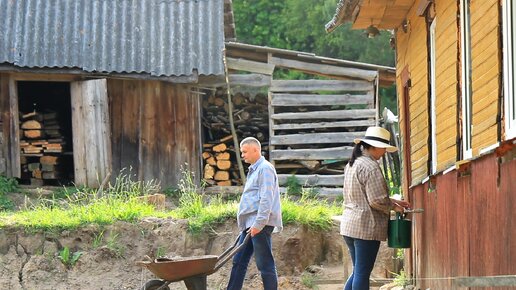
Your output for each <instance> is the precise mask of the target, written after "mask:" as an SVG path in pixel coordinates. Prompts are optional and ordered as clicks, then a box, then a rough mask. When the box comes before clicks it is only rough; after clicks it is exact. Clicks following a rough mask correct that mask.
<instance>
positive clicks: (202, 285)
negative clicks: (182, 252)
mask: <svg viewBox="0 0 516 290" xmlns="http://www.w3.org/2000/svg"><path fill="white" fill-rule="evenodd" d="M250 237H251V234H247V235H246V237H245V239H244V241H243V243H242V244H240V245H238V246H237V244H238V241H239V239H240V236H238V238H237V239H236V240H235V242H234V244H233V246H231V247H230V248H228V249H226V250H225V251H224V252H223V253H222V254H221V255H220V256H215V255H205V256H194V257H186V258H185V257H181V258H156V259H154V260H150V261H139V262H137V264H138V265H140V266H142V267H145V268H147V269H148V270H149V271H151V272H152V273H153V274H154V275H156V276H157V277H158V278H160V279H161V280H157V279H153V280H149V281H147V283H145V285H144V286H143V287H142V288H141V290H158V289H159V290H168V289H169V287H168V285H169V284H170V283H172V282H178V281H184V283H185V285H186V288H187V289H188V290H206V289H207V288H206V287H207V276H208V275H210V274H213V273H215V272H216V271H217V270H218V269H220V267H222V266H223V265H224V264H225V263H226V262H227V261H228V260H229V259H231V258H232V257H233V256H234V255H235V254H236V253H237V252H238V251H240V250H241V249H242V247H244V246H245V244H246V243H247V242H248V241H249V238H250Z"/></svg>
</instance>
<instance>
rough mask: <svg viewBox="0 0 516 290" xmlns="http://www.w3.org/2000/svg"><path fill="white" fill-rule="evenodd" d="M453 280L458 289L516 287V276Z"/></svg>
mask: <svg viewBox="0 0 516 290" xmlns="http://www.w3.org/2000/svg"><path fill="white" fill-rule="evenodd" d="M453 280H454V281H453V284H454V285H455V286H458V287H503V286H516V275H500V276H480V277H456V278H454V279H453Z"/></svg>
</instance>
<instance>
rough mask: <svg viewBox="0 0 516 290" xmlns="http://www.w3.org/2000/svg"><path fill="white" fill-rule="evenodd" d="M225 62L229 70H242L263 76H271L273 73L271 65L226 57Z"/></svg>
mask: <svg viewBox="0 0 516 290" xmlns="http://www.w3.org/2000/svg"><path fill="white" fill-rule="evenodd" d="M226 60H227V64H228V68H229V69H233V70H242V71H247V72H253V73H260V74H265V75H272V73H273V72H274V65H273V64H269V63H263V62H257V61H251V60H246V59H241V58H232V57H228V58H226Z"/></svg>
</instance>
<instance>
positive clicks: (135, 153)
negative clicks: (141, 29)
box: [108, 80, 200, 188]
mask: <svg viewBox="0 0 516 290" xmlns="http://www.w3.org/2000/svg"><path fill="white" fill-rule="evenodd" d="M190 89H191V88H190V87H189V86H186V85H175V84H170V83H165V82H159V81H129V80H109V81H108V95H109V98H110V112H111V120H112V123H111V124H112V125H111V131H112V150H113V172H114V174H116V173H117V172H119V171H120V170H121V169H123V168H126V169H129V168H132V173H133V174H135V175H136V176H137V178H138V179H139V180H146V181H148V180H151V179H157V180H159V181H160V182H161V186H162V188H166V187H170V186H174V187H176V186H177V184H178V182H179V180H180V179H181V167H184V168H188V169H189V170H191V171H192V172H194V174H195V177H196V181H199V176H200V175H199V174H200V134H199V118H200V117H199V112H200V108H199V98H198V95H197V94H191V93H190ZM186 164H188V167H186Z"/></svg>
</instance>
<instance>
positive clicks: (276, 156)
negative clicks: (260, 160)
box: [270, 136, 353, 160]
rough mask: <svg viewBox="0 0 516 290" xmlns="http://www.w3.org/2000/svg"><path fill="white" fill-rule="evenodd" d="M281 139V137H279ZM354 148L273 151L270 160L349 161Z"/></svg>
mask: <svg viewBox="0 0 516 290" xmlns="http://www.w3.org/2000/svg"><path fill="white" fill-rule="evenodd" d="M278 137H279V136H278ZM352 151H353V147H349V146H342V147H333V148H320V149H319V148H310V149H290V150H271V152H270V159H273V160H326V159H342V160H347V159H349V158H350V157H351V152H352Z"/></svg>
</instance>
